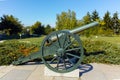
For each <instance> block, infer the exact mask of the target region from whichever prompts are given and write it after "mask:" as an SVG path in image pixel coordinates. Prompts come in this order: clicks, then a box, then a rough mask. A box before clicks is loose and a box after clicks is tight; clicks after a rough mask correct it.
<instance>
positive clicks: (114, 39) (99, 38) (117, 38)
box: [81, 36, 120, 45]
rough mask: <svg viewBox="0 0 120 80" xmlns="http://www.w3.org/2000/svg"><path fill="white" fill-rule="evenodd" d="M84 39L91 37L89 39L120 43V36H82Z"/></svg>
mask: <svg viewBox="0 0 120 80" xmlns="http://www.w3.org/2000/svg"><path fill="white" fill-rule="evenodd" d="M81 39H82V40H85V39H89V40H92V41H94V40H95V41H97V40H101V41H105V42H110V43H112V44H117V45H120V37H119V36H118V37H99V36H94V37H89V38H87V37H81Z"/></svg>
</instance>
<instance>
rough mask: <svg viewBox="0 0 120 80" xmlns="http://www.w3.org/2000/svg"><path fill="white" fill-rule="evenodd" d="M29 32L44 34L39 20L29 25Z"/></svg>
mask: <svg viewBox="0 0 120 80" xmlns="http://www.w3.org/2000/svg"><path fill="white" fill-rule="evenodd" d="M31 32H32V33H33V34H38V35H41V34H44V26H43V25H42V24H41V22H39V21H37V22H35V24H34V25H32V26H31Z"/></svg>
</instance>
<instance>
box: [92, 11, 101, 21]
mask: <svg viewBox="0 0 120 80" xmlns="http://www.w3.org/2000/svg"><path fill="white" fill-rule="evenodd" d="M91 18H92V21H96V20H99V18H100V17H99V14H98V12H97V11H96V10H95V11H93V12H92V15H91Z"/></svg>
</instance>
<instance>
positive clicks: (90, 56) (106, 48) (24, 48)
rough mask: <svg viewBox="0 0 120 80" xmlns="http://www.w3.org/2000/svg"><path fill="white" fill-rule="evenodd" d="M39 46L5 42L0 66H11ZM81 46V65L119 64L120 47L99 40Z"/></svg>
mask: <svg viewBox="0 0 120 80" xmlns="http://www.w3.org/2000/svg"><path fill="white" fill-rule="evenodd" d="M39 45H40V44H39ZM39 45H38V44H35V43H32V42H29V43H28V42H22V41H19V40H7V41H5V42H4V43H0V65H8V64H11V63H12V62H13V61H16V60H17V59H18V58H19V57H21V56H28V55H29V54H31V53H34V52H37V51H38V50H39V49H40V46H39ZM83 46H84V48H85V53H84V54H85V55H84V58H83V63H93V62H96V63H107V64H120V47H119V46H118V45H115V44H111V43H109V42H105V41H101V40H91V39H87V40H86V39H85V40H83ZM47 59H49V57H47Z"/></svg>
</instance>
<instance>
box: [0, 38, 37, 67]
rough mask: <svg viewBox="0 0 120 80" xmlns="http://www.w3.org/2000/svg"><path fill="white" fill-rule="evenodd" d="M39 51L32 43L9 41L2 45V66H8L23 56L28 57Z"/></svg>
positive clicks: (0, 56) (0, 48)
mask: <svg viewBox="0 0 120 80" xmlns="http://www.w3.org/2000/svg"><path fill="white" fill-rule="evenodd" d="M36 51H38V47H37V46H36V45H34V44H31V43H25V42H19V41H17V40H8V41H5V42H4V43H0V65H8V64H11V63H12V62H13V61H15V60H17V59H18V58H19V57H21V56H27V55H29V54H30V53H32V52H36Z"/></svg>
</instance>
